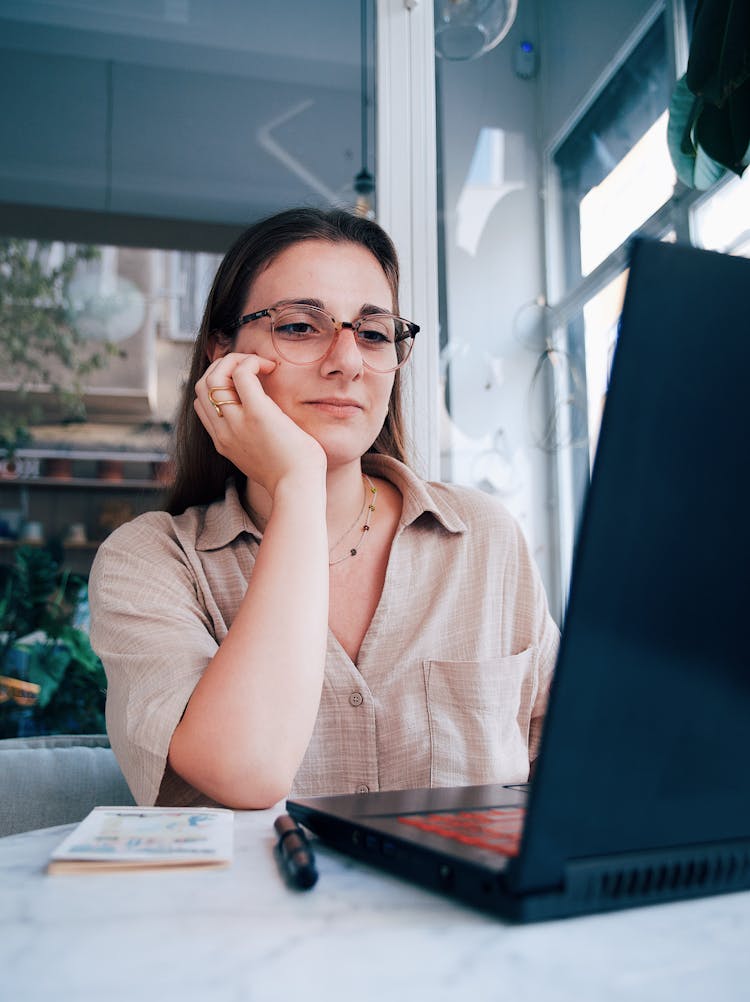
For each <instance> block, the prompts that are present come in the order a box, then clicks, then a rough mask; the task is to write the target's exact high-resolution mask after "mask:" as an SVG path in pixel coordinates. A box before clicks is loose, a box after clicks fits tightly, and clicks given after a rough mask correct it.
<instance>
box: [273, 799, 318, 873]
mask: <svg viewBox="0 0 750 1002" xmlns="http://www.w3.org/2000/svg"><path fill="white" fill-rule="evenodd" d="M273 826H274V828H275V829H276V831H277V833H278V836H279V842H278V845H277V846H276V851H277V853H278V857H279V862H280V864H281V868H282V869H283V871H284V875H285V876H286V878H287V880H288V881H289V882H290V883H291V884H294V886H295V887H299V888H301V889H302V890H307V889H308V888H310V887H312V886H313V885H314V883H315V881H316V880H317V879H318V871H317V870H316V869H315V857H314V856H313V851H312V849H311V848H310V843H309V842H308V841H307V837H306V836H305V833H304V832H303V831H302V829H301V828H300V827H299V825H298V824H297V822H296V821H295V820H294V818H291V817H290V816H289V815H288V814H282V815H281V816H280V817H278V818H276V820H275V821H274V823H273Z"/></svg>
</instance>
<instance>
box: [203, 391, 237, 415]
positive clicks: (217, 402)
mask: <svg viewBox="0 0 750 1002" xmlns="http://www.w3.org/2000/svg"><path fill="white" fill-rule="evenodd" d="M233 389H234V388H233V387H232V386H214V387H213V389H211V390H209V391H208V399H209V400H210V401H211V403H212V404H213V408H214V410H215V411H216V414H217V416H218V417H224V415H223V413H222V410H221V408H222V406H224V405H226V404H241V403H242V401H241V400H238V399H236V398H235V397H230V398H229V399H226V400H217V399H216V397H214V393H222V392H227V393H232V392H233Z"/></svg>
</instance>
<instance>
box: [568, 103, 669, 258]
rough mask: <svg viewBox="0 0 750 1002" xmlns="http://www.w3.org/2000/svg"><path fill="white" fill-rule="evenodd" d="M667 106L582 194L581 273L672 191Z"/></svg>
mask: <svg viewBox="0 0 750 1002" xmlns="http://www.w3.org/2000/svg"><path fill="white" fill-rule="evenodd" d="M667 119H668V115H667V112H666V111H665V112H664V114H663V115H661V116H660V117H659V118H658V119H657V120H656V121H655V122H654V124H653V125H652V126H651V128H650V129H648V131H647V132H646V133H645V134H644V135H643V136H642V137H641V138H640V139H639V140H638V142H637V143H636V144H635V146H634V147H633V148H632V150H630V152H629V153H627V154H626V155H625V156H624V157H623V159H622V160H621V161H620V162H619V164H618V165H617V166H616V167H615V168H614V170H612V171H611V172H610V173H609V174H608V175H607V176H606V177H605V178H604V180H603V181H602V182H601V183H600V184H598V185H597V186H596V187H595V188H592V189H591V190H590V191H589V192H588V193H587V194H586V195H585V196H584V197H583V198H582V199H581V204H580V214H581V274H582V275H588V274H590V273H591V272H592V271H593V270H594V268H596V266H597V265H598V264H601V262H602V261H603V260H604V258H605V257H607V255H608V254H610V253H611V252H612V251H613V250H615V248H616V247H619V246H620V244H621V243H622V242H623V241H624V240H626V239H627V238H628V237H629V236H630V234H631V233H632V232H633V231H634V230H636V229H638V227H639V226H641V225H642V224H643V223H645V221H646V220H647V219H648V218H649V216H651V215H652V214H653V213H654V212H656V210H657V209H658V208H659V207H660V206H662V205H663V204H664V203H665V202H666V201H667V199H669V198H670V197H671V195H672V191H673V190H674V185H675V181H676V179H677V175H676V173H675V169H674V167H673V166H672V161H671V159H670V157H669V153H668V150H667Z"/></svg>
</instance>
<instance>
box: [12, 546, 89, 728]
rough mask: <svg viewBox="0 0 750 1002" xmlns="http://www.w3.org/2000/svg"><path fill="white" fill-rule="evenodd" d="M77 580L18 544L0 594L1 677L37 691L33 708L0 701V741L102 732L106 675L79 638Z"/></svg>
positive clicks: (47, 550) (47, 555)
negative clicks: (24, 684)
mask: <svg viewBox="0 0 750 1002" xmlns="http://www.w3.org/2000/svg"><path fill="white" fill-rule="evenodd" d="M87 610H88V600H87V591H86V582H85V580H84V579H83V578H81V577H79V576H77V575H74V574H71V573H70V572H69V571H64V570H62V569H61V566H60V559H59V558H58V556H57V555H56V554H55V553H54V551H53V549H52V548H51V547H37V546H21V547H19V548H18V549H17V550H16V554H15V559H14V563H13V566H12V568H10V570H9V572H8V573H7V575H6V579H5V582H4V586H3V587H2V589H1V590H0V674H2V675H4V676H8V677H10V678H13V677H14V676H15V677H19V678H21V679H22V680H23V681H25V682H30V683H32V684H35V685H38V686H39V693H38V697H37V700H36V703H35V704H34V705H33V706H29V705H21V706H18V705H17V704H16V703H14V702H13V701H11V700H7V701H6V702H4V703H0V737H16V736H18V734H19V730H20V731H21V732H22V733H23V734H24V735H29V734H59V733H68V734H70V733H73V734H75V733H78V734H83V733H101V732H103V731H104V730H105V724H104V696H105V690H106V677H105V675H104V669H103V668H102V664H101V662H100V660H99V658H98V657H97V656H96V654H95V653H94V651H93V650H92V648H91V644H90V642H89V638H88V634H87V632H86V628H85V627H86V619H87Z"/></svg>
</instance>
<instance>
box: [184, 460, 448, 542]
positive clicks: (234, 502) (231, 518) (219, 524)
mask: <svg viewBox="0 0 750 1002" xmlns="http://www.w3.org/2000/svg"><path fill="white" fill-rule="evenodd" d="M362 468H363V469H364V471H365V473H369V474H371V475H372V476H375V477H383V479H384V480H390V482H391V483H392V484H393V485H394V486H395V487H397V488H398V490H399V491H400V493H401V496H402V497H403V499H404V504H403V509H402V512H401V524H402V525H404V526H406V525H411V524H412V523H413V522H416V520H417V519H418V518H420V517H421V516H422V515H425V514H427V515H431V516H432V517H433V518H435V519H436V520H437V521H438V522H440V524H441V525H442V526H443V528H444V529H447V530H448V532H464V531H465V530H466V523H465V522H464V520H463V519H462V518H461V517H460V515H459V514H458V512H457V511H456V510H455V508H454V507H453V505H452V504H451V502H450V495H449V494H446V493H445V491H444V488H443V485H441V484H433V483H429V482H427V481H425V480H422V479H421V478H420V477H418V476H417V475H416V474H415V473H413V472H412V471H411V470H410V469H409V467H408V466H406V465H405V464H404V463H400V462H399V461H398V460H397V459H393V458H392V457H391V456H383V455H380V454H378V453H374V452H368V453H367V454H366V455H364V456H363V457H362ZM243 532H246V533H249V534H250V535H251V536H254V537H255V538H256V539H257V540H258V542H260V540H261V539H262V538H263V532H262V531H261V530H260V529H259V528H258V526H257V525H256V524H255V522H254V521H253V519H252V518H251V517H250V515H249V514H248V513H247V512H246V511H245V509H244V508H243V506H242V502H241V501H240V497H239V494H238V492H237V487H236V485H235V483H234V481H233V480H228V481H227V486H226V492H225V494H224V497H223V498H222V499H221V500H220V501H214V502H213V504H210V505H208V506H207V507H206V508H205V515H204V520H203V526H202V528H201V529H200V531H199V532H198V535H197V538H196V542H195V548H196V549H197V550H219V549H221V548H222V547H224V546H228V545H229V544H230V543H231V542H233V541H234V540H235V539H236V538H237V537H238V536H240V535H242V533H243Z"/></svg>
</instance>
